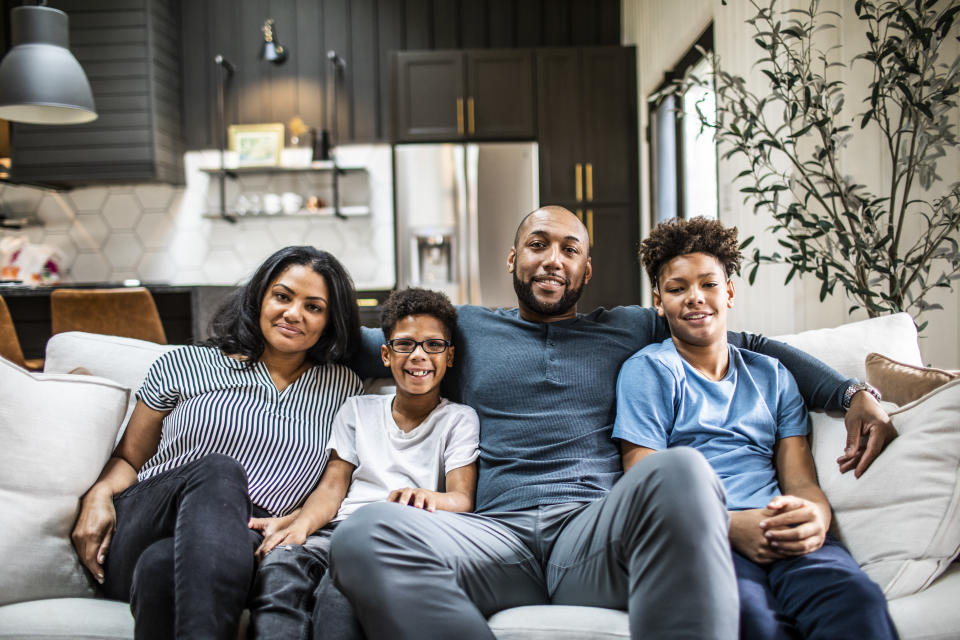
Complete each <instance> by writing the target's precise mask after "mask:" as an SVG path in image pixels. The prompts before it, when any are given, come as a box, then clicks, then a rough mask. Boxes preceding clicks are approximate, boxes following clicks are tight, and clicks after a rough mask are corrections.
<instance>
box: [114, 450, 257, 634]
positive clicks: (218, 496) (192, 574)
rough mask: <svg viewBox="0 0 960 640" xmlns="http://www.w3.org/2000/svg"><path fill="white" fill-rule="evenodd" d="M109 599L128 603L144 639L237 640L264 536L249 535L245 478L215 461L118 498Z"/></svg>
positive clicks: (227, 461)
mask: <svg viewBox="0 0 960 640" xmlns="http://www.w3.org/2000/svg"><path fill="white" fill-rule="evenodd" d="M113 503H114V506H115V508H116V511H117V528H116V531H115V533H114V535H113V540H112V542H111V543H110V549H109V552H108V553H107V559H106V566H105V567H104V577H105V583H104V585H103V589H104V592H105V593H106V595H107V596H108V597H110V598H113V599H116V600H123V601H126V602H130V610H131V611H132V612H133V617H134V620H135V626H134V630H135V635H136V637H137V639H138V640H144V639H150V638H178V639H184V638H208V639H209V638H222V639H223V640H235V638H236V637H237V627H238V625H239V622H240V614H241V613H242V612H243V609H244V606H245V605H246V602H247V594H248V592H249V590H250V585H251V581H252V579H253V575H254V569H255V562H254V555H253V554H254V551H255V550H256V548H257V546H258V545H259V544H260V539H261V538H260V535H259V534H258V533H256V532H253V531H251V530H250V529H248V528H247V521H248V520H249V518H250V514H251V506H250V498H249V497H248V495H247V477H246V473H245V472H244V470H243V468H242V467H241V466H240V464H239V463H238V462H237V461H236V460H234V459H233V458H230V457H228V456H224V455H219V454H211V455H208V456H205V457H204V458H201V459H200V460H197V461H194V462H191V463H188V464H185V465H183V466H181V467H178V468H176V469H170V470H169V471H165V472H163V473H160V474H158V475H156V476H154V477H152V478H148V479H146V480H144V481H143V482H138V483H137V484H134V485H133V486H131V487H129V488H128V489H126V490H125V491H123V492H122V493H120V494H118V495H117V496H115V497H114V500H113Z"/></svg>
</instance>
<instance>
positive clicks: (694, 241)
mask: <svg viewBox="0 0 960 640" xmlns="http://www.w3.org/2000/svg"><path fill="white" fill-rule="evenodd" d="M688 253H708V254H710V255H712V256H713V257H715V258H716V259H717V260H719V261H720V264H722V265H723V268H724V270H725V271H726V272H727V277H728V278H729V277H730V276H732V275H733V274H735V273H740V260H741V255H740V245H739V244H738V243H737V228H736V227H730V228H727V227H724V226H723V225H722V224H720V222H719V221H717V220H711V219H708V218H703V217H697V218H690V219H689V220H684V219H680V218H674V219H672V220H667V221H666V222H661V223H660V224H658V225H657V226H656V227H654V228H653V230H652V231H651V232H650V235H649V236H648V237H647V239H646V240H644V241H643V242H641V243H640V262H642V263H643V268H644V269H646V271H647V275H648V276H650V283H651V284H652V285H653V288H654V289H656V288H657V285H658V281H657V279H658V278H659V277H660V270H661V269H662V268H663V265H665V264H666V263H668V262H670V261H671V260H673V259H674V258H676V257H677V256H682V255H686V254H688Z"/></svg>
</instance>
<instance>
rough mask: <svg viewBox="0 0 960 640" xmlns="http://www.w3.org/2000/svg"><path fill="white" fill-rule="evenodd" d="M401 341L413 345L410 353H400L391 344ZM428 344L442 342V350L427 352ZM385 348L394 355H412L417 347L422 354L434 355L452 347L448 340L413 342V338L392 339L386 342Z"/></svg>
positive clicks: (433, 339) (429, 339) (436, 339)
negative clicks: (388, 348)
mask: <svg viewBox="0 0 960 640" xmlns="http://www.w3.org/2000/svg"><path fill="white" fill-rule="evenodd" d="M401 340H402V341H404V342H412V343H413V348H412V349H410V351H400V350H399V349H397V348H396V347H395V346H394V344H393V343H395V342H397V341H401ZM428 342H442V343H443V349H441V350H440V351H429V350H428V349H427V343H428ZM387 346H388V347H390V349H391V350H392V351H393V352H394V353H413V352H414V351H416V350H417V347H420V348H421V349H423V352H424V353H434V354H435V353H443V352H444V351H446V350H447V348H448V347H452V346H453V343H452V342H451V341H449V340H440V339H438V338H428V339H426V340H420V341H417V340H414V339H413V338H394V339H393V340H387Z"/></svg>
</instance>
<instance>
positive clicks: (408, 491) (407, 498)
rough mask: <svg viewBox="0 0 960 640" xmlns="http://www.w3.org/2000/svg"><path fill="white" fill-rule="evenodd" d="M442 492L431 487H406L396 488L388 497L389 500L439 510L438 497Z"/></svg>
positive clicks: (418, 507) (428, 509) (419, 507)
mask: <svg viewBox="0 0 960 640" xmlns="http://www.w3.org/2000/svg"><path fill="white" fill-rule="evenodd" d="M439 496H440V494H439V493H437V492H436V491H430V490H429V489H413V488H411V487H404V488H403V489H394V490H393V491H391V492H390V495H389V496H388V497H387V502H396V503H399V504H408V505H410V506H411V507H416V508H417V509H426V510H427V511H436V510H437V499H438V498H439Z"/></svg>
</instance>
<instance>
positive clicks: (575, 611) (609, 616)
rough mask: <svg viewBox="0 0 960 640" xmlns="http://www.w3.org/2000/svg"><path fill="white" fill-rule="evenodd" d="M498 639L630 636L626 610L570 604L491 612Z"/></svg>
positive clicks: (579, 639)
mask: <svg viewBox="0 0 960 640" xmlns="http://www.w3.org/2000/svg"><path fill="white" fill-rule="evenodd" d="M488 623H489V624H490V629H491V630H492V631H493V635H495V636H496V637H497V640H583V639H587V638H589V639H590V640H608V639H613V638H629V637H630V628H629V622H628V620H627V612H626V611H618V610H615V609H600V608H597V607H574V606H569V605H539V606H529V607H514V608H512V609H505V610H504V611H500V612H498V613H495V614H494V615H492V616H490V619H489V620H488Z"/></svg>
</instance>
